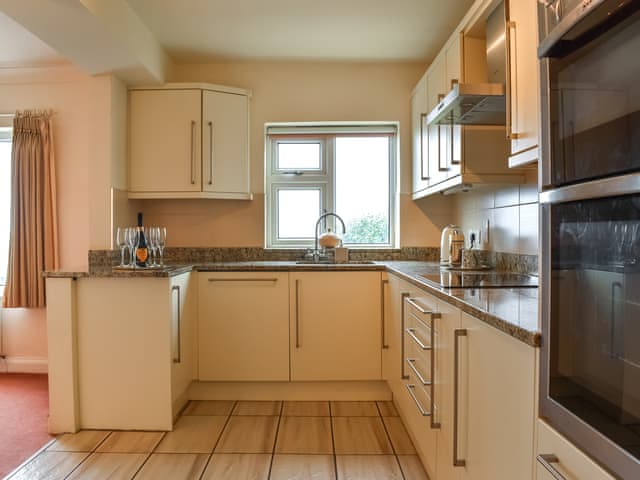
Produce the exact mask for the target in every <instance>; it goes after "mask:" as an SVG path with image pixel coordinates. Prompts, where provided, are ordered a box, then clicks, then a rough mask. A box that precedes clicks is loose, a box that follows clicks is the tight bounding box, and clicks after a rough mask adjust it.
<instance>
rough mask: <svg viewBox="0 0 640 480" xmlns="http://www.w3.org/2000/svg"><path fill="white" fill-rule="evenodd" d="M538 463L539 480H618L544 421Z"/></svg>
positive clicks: (537, 447)
mask: <svg viewBox="0 0 640 480" xmlns="http://www.w3.org/2000/svg"><path fill="white" fill-rule="evenodd" d="M535 464H536V465H535V468H536V480H548V479H558V478H560V479H562V478H566V479H567V480H613V478H614V477H612V476H611V475H609V474H608V473H607V472H605V471H604V470H603V469H602V468H601V467H600V466H599V465H597V464H596V463H595V462H594V461H593V460H591V459H590V458H589V457H587V456H586V455H585V454H584V453H582V451H581V450H579V449H578V447H576V446H575V445H573V444H572V443H571V442H569V441H568V440H567V439H566V438H564V437H563V436H562V435H560V434H559V433H558V432H556V431H555V430H554V429H553V428H551V427H550V426H549V425H547V424H546V423H545V422H544V421H542V420H538V440H537V445H536V462H535Z"/></svg>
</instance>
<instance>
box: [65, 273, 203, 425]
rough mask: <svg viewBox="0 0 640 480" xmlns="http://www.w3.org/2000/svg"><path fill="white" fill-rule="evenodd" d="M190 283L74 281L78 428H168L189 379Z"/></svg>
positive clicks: (185, 279)
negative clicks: (75, 285)
mask: <svg viewBox="0 0 640 480" xmlns="http://www.w3.org/2000/svg"><path fill="white" fill-rule="evenodd" d="M191 278H192V277H191V273H185V274H182V275H178V276H175V277H170V278H166V277H165V278H127V279H122V278H82V279H79V280H78V281H77V287H76V288H77V292H76V319H77V365H78V373H77V389H78V405H79V406H78V412H79V413H78V415H79V422H78V427H80V428H83V429H91V428H94V429H122V430H171V429H172V428H173V420H174V418H175V417H176V416H177V414H178V413H179V412H180V410H181V409H182V408H183V407H184V405H185V404H186V401H187V395H186V390H187V387H188V386H189V384H190V383H191V381H192V380H193V379H194V376H195V375H194V374H195V345H194V343H195V328H196V326H195V296H194V294H195V292H194V290H195V289H192V288H191V287H190V283H191Z"/></svg>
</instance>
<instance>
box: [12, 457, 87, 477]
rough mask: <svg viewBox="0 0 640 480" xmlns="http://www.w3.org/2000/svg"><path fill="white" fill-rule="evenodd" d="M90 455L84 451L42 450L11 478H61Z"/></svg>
mask: <svg viewBox="0 0 640 480" xmlns="http://www.w3.org/2000/svg"><path fill="white" fill-rule="evenodd" d="M88 456H89V454H88V453H83V452H42V453H40V454H39V455H38V456H36V457H35V458H34V459H33V460H31V461H30V462H29V463H28V464H26V465H25V466H24V467H22V468H21V469H20V470H18V471H17V472H16V473H15V474H14V475H13V476H12V477H11V480H59V479H61V478H65V477H66V476H67V475H69V473H71V471H72V470H73V469H74V468H76V467H77V466H78V465H80V463H81V462H82V461H83V460H84V459H85V458H87V457H88Z"/></svg>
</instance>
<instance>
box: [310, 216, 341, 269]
mask: <svg viewBox="0 0 640 480" xmlns="http://www.w3.org/2000/svg"><path fill="white" fill-rule="evenodd" d="M327 217H335V218H337V219H338V220H340V223H341V224H342V234H343V235H344V234H345V233H347V227H345V226H344V221H343V220H342V218H340V215H338V214H337V213H333V212H327V213H323V214H322V215H320V217H318V220H317V221H316V228H315V242H314V249H313V261H314V262H317V261H318V260H320V250H319V249H318V235H319V234H318V227H319V226H320V222H321V221H322V220H324V219H326V218H327Z"/></svg>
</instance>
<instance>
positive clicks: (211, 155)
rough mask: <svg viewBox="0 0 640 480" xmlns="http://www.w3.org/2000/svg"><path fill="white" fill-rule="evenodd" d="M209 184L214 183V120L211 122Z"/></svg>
mask: <svg viewBox="0 0 640 480" xmlns="http://www.w3.org/2000/svg"><path fill="white" fill-rule="evenodd" d="M209 185H213V122H209Z"/></svg>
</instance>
